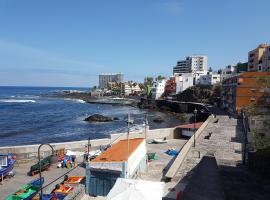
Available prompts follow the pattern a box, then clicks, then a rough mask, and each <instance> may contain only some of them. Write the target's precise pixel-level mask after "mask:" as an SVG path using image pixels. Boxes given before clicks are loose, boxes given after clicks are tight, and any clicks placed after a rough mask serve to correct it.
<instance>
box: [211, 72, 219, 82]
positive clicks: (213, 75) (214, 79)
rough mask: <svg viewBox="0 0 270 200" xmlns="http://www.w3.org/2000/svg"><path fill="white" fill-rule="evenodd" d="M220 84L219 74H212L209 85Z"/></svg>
mask: <svg viewBox="0 0 270 200" xmlns="http://www.w3.org/2000/svg"><path fill="white" fill-rule="evenodd" d="M217 83H220V74H212V76H211V85H214V84H217Z"/></svg>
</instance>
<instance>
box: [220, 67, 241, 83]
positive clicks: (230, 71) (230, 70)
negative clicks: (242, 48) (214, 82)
mask: <svg viewBox="0 0 270 200" xmlns="http://www.w3.org/2000/svg"><path fill="white" fill-rule="evenodd" d="M236 74H237V67H236V65H227V66H226V67H225V68H224V69H222V71H221V75H220V81H223V80H224V79H226V78H229V77H231V76H233V75H236Z"/></svg>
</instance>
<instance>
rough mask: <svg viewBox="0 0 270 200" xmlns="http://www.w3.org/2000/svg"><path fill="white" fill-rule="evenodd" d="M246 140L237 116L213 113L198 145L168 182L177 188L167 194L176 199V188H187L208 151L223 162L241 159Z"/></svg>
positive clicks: (227, 163)
mask: <svg viewBox="0 0 270 200" xmlns="http://www.w3.org/2000/svg"><path fill="white" fill-rule="evenodd" d="M210 135H211V136H210ZM209 136H210V137H209ZM208 138H209V139H208ZM242 141H243V131H242V127H241V124H240V123H239V122H238V120H237V119H235V118H231V117H229V116H227V115H222V114H221V115H217V116H216V118H214V117H210V120H209V123H208V125H207V126H206V127H205V128H204V129H203V131H202V132H201V134H200V136H199V137H198V138H197V141H196V146H195V147H191V149H190V150H189V152H188V154H187V156H186V158H185V159H184V161H183V162H182V164H181V165H180V167H179V169H178V170H177V172H176V174H175V175H174V177H173V178H172V179H171V182H169V183H168V184H167V185H169V186H170V188H174V189H172V190H171V191H170V192H168V194H167V195H166V197H167V198H172V199H175V197H176V192H177V191H183V190H184V189H185V187H186V185H187V184H188V183H189V181H190V178H191V177H192V175H193V173H194V170H195V168H196V166H197V165H198V163H199V162H200V160H201V158H202V157H203V156H204V155H206V154H207V153H210V154H213V155H214V156H215V158H216V160H217V164H218V165H219V166H236V165H237V164H239V163H241V162H242V143H241V142H242ZM202 184H204V183H202Z"/></svg>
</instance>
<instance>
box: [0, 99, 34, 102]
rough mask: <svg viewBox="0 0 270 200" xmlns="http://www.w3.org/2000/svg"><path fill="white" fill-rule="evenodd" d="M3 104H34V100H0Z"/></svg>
mask: <svg viewBox="0 0 270 200" xmlns="http://www.w3.org/2000/svg"><path fill="white" fill-rule="evenodd" d="M0 102H3V103H35V102H36V101H35V100H31V99H0Z"/></svg>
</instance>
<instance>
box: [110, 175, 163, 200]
mask: <svg viewBox="0 0 270 200" xmlns="http://www.w3.org/2000/svg"><path fill="white" fill-rule="evenodd" d="M164 186H165V183H163V182H153V181H143V180H135V179H124V178H118V179H117V181H116V183H115V185H114V186H113V188H112V189H111V191H110V192H109V194H108V196H107V200H138V199H140V200H153V199H155V200H159V199H160V200H162V196H163V189H164Z"/></svg>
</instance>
